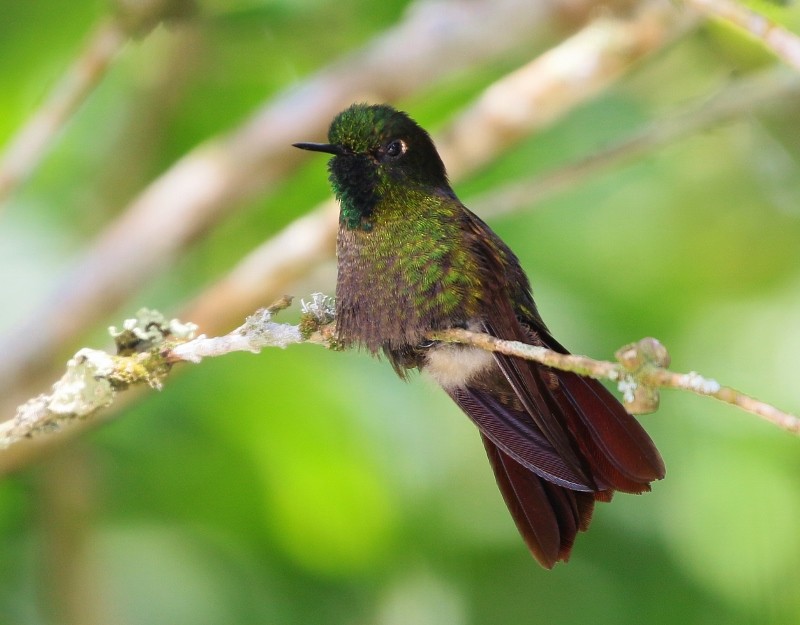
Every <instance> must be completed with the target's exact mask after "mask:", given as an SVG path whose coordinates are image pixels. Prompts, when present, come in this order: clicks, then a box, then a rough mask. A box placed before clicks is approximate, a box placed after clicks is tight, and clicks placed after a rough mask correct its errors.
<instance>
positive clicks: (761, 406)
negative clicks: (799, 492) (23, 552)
mask: <svg viewBox="0 0 800 625" xmlns="http://www.w3.org/2000/svg"><path fill="white" fill-rule="evenodd" d="M291 303H292V298H291V297H289V296H284V297H283V298H282V299H280V300H279V301H278V302H276V303H274V304H273V305H272V306H270V307H269V308H265V309H262V310H259V311H257V312H256V313H255V314H253V315H251V316H250V317H248V318H247V319H246V320H245V323H244V324H242V325H241V326H240V327H238V328H236V329H235V330H233V331H232V332H230V333H228V334H226V335H224V336H219V337H213V338H209V337H206V336H203V335H201V336H198V337H195V336H194V334H195V332H196V330H197V326H196V325H195V324H193V323H182V322H180V321H178V320H177V319H172V320H167V319H166V318H165V317H164V316H163V315H162V314H161V313H159V312H157V311H152V310H148V309H142V310H140V311H139V313H138V314H137V316H136V318H134V319H128V320H126V321H125V322H124V323H123V326H122V329H121V330H118V329H117V328H114V327H112V328H109V332H110V334H111V336H112V337H113V338H114V342H115V344H116V354H114V355H111V354H108V353H106V352H104V351H100V350H95V349H88V348H84V349H81V350H80V351H78V353H76V354H75V356H73V357H72V358H71V359H70V360H69V362H68V363H67V371H66V373H65V374H64V376H63V377H62V378H61V379H60V380H59V381H58V382H56V383H55V384H54V385H53V388H52V391H51V393H49V394H42V395H38V396H37V397H34V398H33V399H30V400H29V401H27V402H25V403H24V404H22V405H21V406H20V407H19V408H18V409H17V414H16V416H15V417H14V418H13V419H11V420H9V421H6V422H5V423H2V424H0V448H5V447H8V446H10V445H12V444H14V443H17V442H19V441H20V440H22V439H25V438H30V437H33V436H36V435H38V434H42V433H45V432H49V431H54V430H59V429H61V428H62V427H64V426H66V425H68V424H69V423H70V422H72V421H76V420H81V419H87V418H90V417H92V416H94V415H95V414H96V413H98V412H99V411H100V410H102V409H103V408H106V407H108V406H110V405H111V404H112V403H113V402H114V399H115V397H116V395H117V394H118V393H119V392H121V391H124V390H126V389H128V388H130V387H132V386H137V385H147V386H149V387H151V388H154V389H160V388H161V386H162V382H163V380H164V378H165V377H166V376H167V374H168V373H169V371H170V370H171V368H172V366H173V365H174V364H175V363H177V362H192V363H199V362H200V361H202V360H203V358H209V357H215V356H222V355H225V354H229V353H231V352H238V351H247V352H252V353H258V352H260V351H261V350H262V349H263V348H265V347H280V348H285V347H288V346H289V345H292V344H295V343H314V344H318V345H324V346H326V347H328V348H330V349H340V347H341V346H340V344H339V343H338V341H337V339H336V333H335V317H334V312H335V309H334V305H333V299H332V298H330V297H328V296H326V295H322V294H321V293H314V294H313V295H312V296H311V300H310V301H309V302H306V301H304V300H302V315H301V318H300V323H299V324H298V325H292V324H288V323H277V322H275V321H273V316H274V315H275V314H276V313H277V312H279V311H281V310H284V309H285V308H288V307H289V306H290V305H291ZM428 338H430V339H432V340H435V341H442V342H448V343H460V344H464V345H471V346H474V347H478V348H480V349H484V350H487V351H491V352H497V353H501V354H505V355H507V356H515V357H518V358H524V359H526V360H531V361H534V362H538V363H540V364H542V365H545V366H547V367H551V368H554V369H559V370H562V371H571V372H574V373H577V374H579V375H583V376H589V377H593V378H599V379H607V380H611V381H613V382H616V384H617V387H618V389H619V391H620V392H621V393H622V396H623V402H624V404H625V407H626V409H627V410H628V411H629V412H631V413H633V414H642V413H646V412H653V411H655V410H656V408H658V404H659V389H661V388H673V389H678V390H684V391H690V392H693V393H696V394H698V395H706V396H709V397H715V398H716V399H719V400H721V401H724V402H726V403H729V404H732V405H735V406H738V407H739V408H742V409H743V410H746V411H747V412H751V413H753V414H756V415H758V416H760V417H762V418H764V419H766V420H767V421H769V422H771V423H774V424H775V425H777V426H779V427H781V428H783V429H784V430H787V431H788V432H792V433H794V434H800V418H798V417H796V416H794V415H790V414H788V413H786V412H783V411H781V410H779V409H778V408H775V407H774V406H771V405H770V404H766V403H764V402H761V401H759V400H757V399H754V398H752V397H750V396H748V395H745V394H744V393H741V392H739V391H736V390H734V389H732V388H730V387H726V386H722V385H721V384H719V383H718V382H717V381H716V380H713V379H710V378H705V377H703V376H701V375H700V374H698V373H695V372H690V373H676V372H674V371H670V370H669V369H667V367H668V366H669V362H670V358H669V354H668V353H667V350H666V349H665V348H664V346H663V345H661V343H659V341H658V340H656V339H653V338H645V339H642V340H641V341H638V342H637V343H632V344H630V345H626V346H625V347H623V348H621V349H620V350H618V351H617V352H616V357H617V362H608V361H602V360H594V359H592V358H588V357H586V356H578V355H573V354H561V353H558V352H554V351H552V350H550V349H547V348H544V347H540V346H536V345H529V344H526V343H520V342H517V341H506V340H502V339H498V338H496V337H493V336H490V335H488V334H482V333H478V332H470V331H468V330H463V329H459V328H453V329H449V330H440V331H437V332H433V333H431V334H430V336H429V337H428Z"/></svg>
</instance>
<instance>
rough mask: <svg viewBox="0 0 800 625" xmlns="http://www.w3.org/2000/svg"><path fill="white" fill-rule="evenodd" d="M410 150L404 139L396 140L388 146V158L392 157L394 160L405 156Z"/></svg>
mask: <svg viewBox="0 0 800 625" xmlns="http://www.w3.org/2000/svg"><path fill="white" fill-rule="evenodd" d="M407 149H408V147H407V146H406V142H405V141H403V140H402V139H395V140H394V141H392V142H391V143H390V144H389V145H387V146H386V156H391V157H392V158H396V157H398V156H400V155H401V154H405V151H406V150H407Z"/></svg>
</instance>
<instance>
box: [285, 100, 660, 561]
mask: <svg viewBox="0 0 800 625" xmlns="http://www.w3.org/2000/svg"><path fill="white" fill-rule="evenodd" d="M293 145H294V147H297V148H301V149H303V150H311V151H314V152H323V153H328V154H331V155H332V158H331V159H330V161H329V163H328V171H329V174H330V176H329V178H330V183H331V186H332V188H333V192H334V194H335V196H336V198H337V199H338V201H339V205H340V211H339V230H338V236H337V246H336V247H337V265H338V275H337V282H336V337H337V339H338V341H339V343H340V344H341V345H343V346H344V347H358V348H365V349H366V350H369V351H370V352H371V353H372V354H374V355H379V354H381V353H382V354H384V355H385V357H386V358H387V359H388V360H389V362H390V363H391V364H392V366H393V367H394V370H395V371H396V373H397V374H398V375H399V376H400V378H403V379H406V378H407V377H408V375H409V373H410V372H412V371H414V370H419V371H422V372H423V373H425V374H427V375H429V376H430V377H432V378H433V380H434V381H435V382H437V383H438V384H439V385H440V386H441V387H442V389H444V391H445V392H446V393H447V394H448V395H449V396H450V397H451V398H452V399H453V401H454V402H455V403H456V404H457V405H458V407H459V408H461V410H462V411H463V412H464V413H466V415H467V416H468V417H469V418H470V419H471V420H472V421H473V422H474V424H475V425H476V426H477V428H478V430H479V432H480V436H481V439H482V441H483V445H484V447H485V449H486V453H487V455H488V457H489V463H490V465H491V467H492V469H493V470H494V475H495V478H496V481H497V485H498V487H499V489H500V492H501V493H502V496H503V498H504V500H505V503H506V505H507V507H508V509H509V511H510V512H511V516H512V518H513V520H514V522H515V524H516V526H517V529H518V530H519V532H520V534H521V535H522V538H523V539H524V541H525V543H526V545H527V547H528V549H529V550H530V552H531V553H532V554H533V556H534V557H535V558H536V560H538V562H539V563H540V564H541V565H542V566H544V567H545V568H548V569H549V568H552V567H553V566H554V565H555V564H556V563H557V562H559V561H566V560H567V559H568V558H569V556H570V552H571V550H572V547H573V544H574V542H575V537H576V535H577V533H578V532H579V531H585V530H587V529H588V527H589V523H590V521H591V518H592V513H593V511H594V504H595V502H596V501H601V502H607V501H610V500H611V497H612V495H613V494H614V492H615V491H621V492H625V493H643V492H646V491H649V490H650V483H651V482H653V481H655V480H659V479H661V478H663V477H664V474H665V469H664V463H663V461H662V459H661V456H660V454H659V452H658V450H657V449H656V447H655V445H654V443H653V441H652V440H651V439H650V437H649V436H648V435H647V433H646V432H645V431H644V429H643V428H642V427H641V425H639V423H638V422H637V421H636V419H634V418H633V417H632V416H631V415H630V414H628V412H627V411H626V410H625V408H624V407H623V406H622V404H621V403H620V402H619V401H617V400H616V398H615V397H614V396H613V395H612V394H611V393H610V392H609V391H608V390H607V389H606V388H605V387H604V386H603V385H602V384H601V383H600V382H598V381H597V380H594V379H590V378H585V377H582V376H579V375H577V374H575V373H569V372H565V371H559V370H556V369H552V368H549V367H546V366H543V365H540V364H537V363H534V362H531V361H528V360H523V359H521V358H518V357H514V356H505V355H502V354H498V353H491V352H488V351H485V350H482V349H479V348H477V347H473V346H467V345H461V344H454V343H444V342H440V341H436V340H431V339H430V338H429V337H430V335H431V334H432V333H433V332H435V331H437V330H445V329H449V328H465V329H468V330H472V331H477V332H484V333H487V334H490V335H492V336H495V337H497V338H500V339H508V340H513V341H521V342H523V343H528V344H531V345H539V346H543V347H547V348H550V349H551V350H555V351H557V352H561V353H567V350H566V349H565V348H564V347H563V346H562V345H561V344H560V343H559V342H558V341H556V340H555V339H554V338H553V336H552V335H551V334H550V331H549V330H548V329H547V326H546V325H545V323H544V321H542V318H541V316H540V315H539V312H538V311H537V308H536V304H535V302H534V300H533V295H532V291H531V286H530V283H529V281H528V278H527V276H526V275H525V273H524V271H523V270H522V268H521V266H520V263H519V261H518V260H517V257H516V256H515V255H514V253H513V252H512V251H511V250H510V249H509V247H508V246H507V245H506V244H505V243H504V242H503V241H502V240H501V239H500V237H499V236H498V235H497V234H495V232H494V231H493V230H492V229H491V228H490V227H489V226H488V225H487V224H486V223H484V222H483V221H482V220H481V219H480V218H479V217H478V216H477V215H475V214H474V213H473V212H471V211H470V210H469V209H468V208H467V207H466V206H464V204H463V203H462V202H461V201H460V200H459V199H458V197H457V196H456V194H455V192H454V191H453V189H452V188H451V186H450V183H449V182H448V177H447V172H446V170H445V166H444V163H443V162H442V159H441V157H440V156H439V154H438V152H437V151H436V147H435V145H434V143H433V140H432V139H431V137H430V135H429V134H428V133H427V132H426V131H425V130H424V129H423V128H422V127H420V126H419V125H418V124H417V123H416V122H415V121H414V120H412V119H411V117H409V116H408V115H407V114H406V113H404V112H402V111H398V110H396V109H395V108H393V107H392V106H389V105H385V104H383V105H367V104H354V105H352V106H350V107H349V108H347V109H346V110H344V111H342V112H341V113H339V114H338V115H337V116H336V117H335V118H334V120H333V121H332V123H331V125H330V129H329V132H328V143H295V144H293Z"/></svg>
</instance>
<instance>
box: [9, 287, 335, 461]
mask: <svg viewBox="0 0 800 625" xmlns="http://www.w3.org/2000/svg"><path fill="white" fill-rule="evenodd" d="M291 302H292V298H290V297H286V296H285V297H284V298H282V299H281V300H279V301H278V302H276V303H275V304H273V305H272V306H270V307H269V308H266V309H264V310H260V311H258V312H256V313H255V314H254V315H252V316H250V317H248V318H247V319H246V320H245V323H244V324H243V325H242V326H240V327H238V328H236V329H235V330H233V331H232V332H230V333H229V334H226V335H225V336H220V337H216V338H207V337H205V336H200V337H197V338H194V334H195V332H196V330H197V326H196V325H195V324H193V323H182V322H180V321H178V320H177V319H172V320H167V319H166V318H165V317H164V316H163V315H162V314H161V313H159V312H157V311H153V310H148V309H142V310H140V311H139V312H138V313H137V315H136V318H134V319H126V320H125V322H124V323H123V325H122V328H121V329H117V328H115V327H111V328H109V333H110V334H111V336H112V337H113V338H114V341H115V343H116V351H117V353H116V354H113V355H112V354H108V353H106V352H104V351H101V350H97V349H88V348H84V349H81V350H80V351H78V352H77V353H76V354H75V355H74V356H73V357H72V358H71V359H70V360H69V361H68V362H67V371H66V373H65V374H64V375H63V376H62V377H61V379H60V380H58V382H56V383H55V384H54V385H53V388H52V390H51V392H50V393H46V394H41V395H37V396H36V397H34V398H32V399H30V400H28V401H27V402H25V403H24V404H22V405H21V406H19V408H17V413H16V415H15V416H14V418H13V419H10V420H9V421H6V422H4V423H0V449H3V448H6V447H8V446H10V445H12V444H14V443H16V442H18V441H20V440H22V439H24V438H30V437H32V436H36V435H38V434H42V433H44V432H51V431H55V430H60V429H61V428H63V427H64V426H65V425H68V424H69V423H70V422H73V421H77V420H81V419H87V418H90V417H92V416H94V415H95V414H96V413H98V412H99V411H100V410H102V409H103V408H106V407H108V406H110V405H111V404H112V403H113V402H114V400H115V398H116V396H117V394H118V393H119V392H121V391H125V390H127V389H129V388H130V387H132V386H139V385H147V386H149V387H151V388H155V389H160V388H161V385H162V382H163V380H164V378H165V377H166V375H167V374H168V373H169V371H170V369H171V367H172V365H173V364H175V363H176V362H180V361H188V362H194V363H198V362H200V361H201V360H202V359H203V358H207V357H211V356H221V355H223V354H228V353H231V352H235V351H249V352H258V351H260V350H261V349H262V348H264V347H286V346H287V345H290V344H292V343H302V342H309V343H321V344H325V345H327V346H328V347H336V343H335V340H334V338H333V326H332V321H333V307H332V300H331V298H329V297H326V296H324V295H322V294H319V293H315V294H314V295H312V297H311V300H310V301H309V302H305V301H304V302H303V315H302V317H301V320H300V324H299V325H296V326H295V325H291V324H286V323H276V322H274V321H272V316H273V315H274V314H275V313H276V312H278V311H279V310H282V309H284V308H287V307H288V306H289V305H290V304H291Z"/></svg>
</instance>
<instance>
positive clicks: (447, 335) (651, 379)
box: [431, 329, 800, 435]
mask: <svg viewBox="0 0 800 625" xmlns="http://www.w3.org/2000/svg"><path fill="white" fill-rule="evenodd" d="M431 338H434V339H438V340H442V341H449V342H453V343H461V344H465V345H473V346H475V347H479V348H481V349H485V350H487V351H492V352H498V353H501V354H505V355H506V356H516V357H518V358H524V359H525V360H532V361H534V362H538V363H541V364H543V365H546V366H548V367H552V368H554V369H559V370H562V371H572V372H574V373H577V374H579V375H584V376H589V377H593V378H602V379H607V380H612V381H614V382H617V383H618V385H620V390H621V391H622V392H623V393H624V395H625V399H626V401H627V400H630V401H633V392H634V391H635V390H636V388H637V387H638V386H639V385H642V386H645V387H648V388H650V389H659V388H670V389H676V390H682V391H689V392H691V393H696V394H697V395H705V396H707V397H714V398H716V399H718V400H720V401H723V402H725V403H728V404H732V405H734V406H738V407H739V408H741V409H742V410H745V411H747V412H750V413H752V414H755V415H758V416H760V417H762V418H763V419H765V420H766V421H769V422H770V423H773V424H774V425H777V426H778V427H780V428H782V429H784V430H786V431H787V432H791V433H793V434H799V435H800V418H798V417H796V416H795V415H792V414H789V413H787V412H783V411H782V410H779V409H778V408H776V407H774V406H772V405H770V404H767V403H765V402H762V401H760V400H758V399H755V398H753V397H750V396H749V395H746V394H744V393H741V392H740V391H737V390H736V389H733V388H731V387H729V386H722V385H721V384H719V382H717V381H716V380H713V379H711V378H705V377H703V376H701V375H700V374H698V373H695V372H690V373H676V372H674V371H670V370H668V369H665V368H664V365H663V364H662V363H665V362H668V357H667V358H665V356H664V354H665V352H662V351H661V350H660V349H658V346H659V345H660V344H658V342H657V341H656V340H655V339H642V341H639V343H634V344H631V345H628V346H626V347H624V348H622V349H620V350H619V351H618V352H617V357H618V358H619V359H620V362H618V363H614V362H609V361H605V360H594V359H592V358H588V357H586V356H577V355H573V354H560V353H558V352H554V351H552V350H549V349H546V348H544V347H538V346H536V345H528V344H525V343H519V342H517V341H505V340H502V339H498V338H496V337H493V336H489V335H488V334H481V333H476V332H470V331H468V330H462V329H453V330H443V331H440V332H436V333H435V334H433V335H432V336H431ZM654 341H655V343H656V345H655V349H654ZM654 353H655V354H657V356H653V355H652V354H654Z"/></svg>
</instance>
